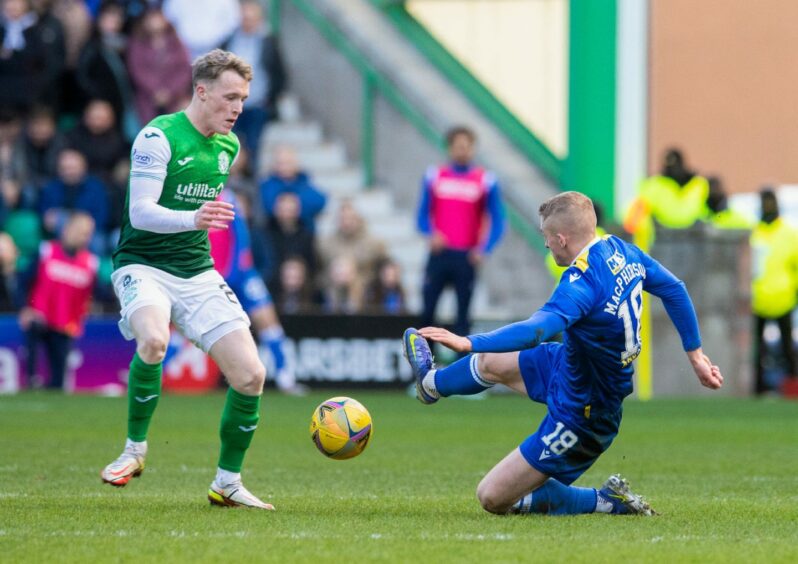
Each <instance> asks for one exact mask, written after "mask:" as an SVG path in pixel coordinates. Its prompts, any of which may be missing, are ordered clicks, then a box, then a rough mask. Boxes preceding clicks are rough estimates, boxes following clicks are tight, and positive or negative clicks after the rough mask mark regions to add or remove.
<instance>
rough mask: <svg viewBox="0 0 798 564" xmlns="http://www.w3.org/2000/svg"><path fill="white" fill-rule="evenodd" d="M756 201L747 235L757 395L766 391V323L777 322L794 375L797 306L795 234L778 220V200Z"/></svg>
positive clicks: (765, 194)
mask: <svg viewBox="0 0 798 564" xmlns="http://www.w3.org/2000/svg"><path fill="white" fill-rule="evenodd" d="M760 198H761V202H762V221H760V222H759V223H758V224H757V225H756V226H755V227H754V229H753V231H752V232H751V255H752V258H751V263H752V266H753V276H752V279H753V282H752V288H751V294H752V296H751V297H752V299H751V309H752V310H753V313H754V322H755V325H756V327H755V333H754V337H755V341H754V343H755V353H754V356H755V366H754V368H755V369H756V381H755V388H754V392H755V393H757V394H761V393H763V392H765V391H767V386H766V384H765V381H764V378H763V374H764V363H763V358H764V349H765V343H764V331H765V324H766V323H767V322H768V321H771V320H773V321H776V323H778V326H779V332H780V333H781V343H782V354H783V355H784V360H785V364H786V367H785V368H786V370H787V375H788V376H794V375H795V373H796V372H795V354H794V352H793V341H792V311H793V309H795V306H796V303H798V231H796V229H795V228H794V227H792V226H791V225H789V224H788V223H787V222H785V221H784V220H783V219H781V218H780V217H779V205H778V201H777V200H776V194H775V193H774V192H773V191H772V190H770V189H764V190H762V192H761V193H760Z"/></svg>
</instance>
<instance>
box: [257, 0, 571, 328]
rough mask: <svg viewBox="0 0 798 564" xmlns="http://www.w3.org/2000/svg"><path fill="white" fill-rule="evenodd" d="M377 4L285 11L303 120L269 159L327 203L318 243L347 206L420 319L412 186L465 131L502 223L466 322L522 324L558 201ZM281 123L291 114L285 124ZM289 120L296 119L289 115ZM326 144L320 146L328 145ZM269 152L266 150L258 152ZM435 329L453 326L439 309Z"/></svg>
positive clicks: (544, 293)
mask: <svg viewBox="0 0 798 564" xmlns="http://www.w3.org/2000/svg"><path fill="white" fill-rule="evenodd" d="M379 4H380V2H375V0H282V1H280V2H278V3H277V4H275V5H276V6H279V9H278V10H273V12H272V16H273V18H275V20H276V21H278V22H279V23H278V25H277V27H278V29H279V36H280V40H281V44H282V47H283V52H284V54H285V57H286V60H287V64H288V68H289V74H290V86H291V91H292V93H293V95H294V96H295V97H296V100H297V101H298V103H297V104H296V105H301V107H302V109H303V112H304V113H305V114H306V115H307V116H309V118H307V119H305V118H302V117H301V116H299V115H294V116H291V117H294V118H295V119H294V120H293V121H291V120H284V121H281V122H279V123H276V124H274V125H273V126H272V127H271V130H270V132H269V133H268V137H267V143H266V145H267V147H269V146H271V145H272V144H274V143H280V142H287V143H291V144H294V145H296V146H297V147H298V148H299V150H300V154H301V157H302V162H303V164H304V166H306V167H307V168H308V169H309V170H310V171H311V172H312V173H313V174H314V177H315V180H316V181H317V183H318V185H319V186H320V187H322V188H323V189H325V190H327V191H328V192H329V193H330V195H331V196H332V205H331V206H330V207H329V208H328V210H327V212H326V214H325V217H324V218H323V219H322V221H321V225H320V233H319V234H320V236H322V237H323V236H324V235H325V234H326V233H329V232H331V230H332V229H333V227H334V217H335V209H336V207H337V202H340V200H341V199H342V198H344V197H351V198H353V200H354V202H355V205H356V206H357V207H358V208H359V209H361V210H362V211H363V212H364V216H365V217H366V219H367V221H368V225H369V230H370V231H371V233H372V234H374V235H376V236H378V237H381V238H383V239H384V240H385V241H386V242H387V244H388V247H389V252H390V254H391V255H392V256H393V257H394V258H395V259H396V260H397V261H398V262H399V263H400V264H401V265H402V267H403V271H404V274H403V276H404V283H405V287H406V290H407V293H408V297H409V298H410V302H411V306H412V307H413V309H414V310H416V311H418V309H419V308H420V302H421V300H420V289H421V280H422V275H423V267H424V261H425V259H426V248H425V246H424V242H423V240H422V239H421V238H420V237H419V236H418V234H417V233H416V230H415V226H414V223H415V221H414V215H415V208H416V205H417V202H418V197H419V192H420V187H419V182H420V179H421V176H422V174H423V172H424V170H425V169H426V167H427V166H428V165H429V164H431V163H435V162H440V161H442V160H443V159H444V158H445V152H444V150H443V135H444V132H445V131H446V130H447V129H448V128H449V127H451V126H453V125H456V124H461V123H465V124H468V125H469V126H471V127H472V128H473V129H474V130H475V131H476V132H477V134H478V136H479V140H480V142H479V154H478V159H479V161H480V162H481V163H482V164H484V165H485V166H487V167H488V168H490V169H491V170H493V171H495V172H496V174H497V176H498V177H499V179H500V182H501V185H502V191H503V196H504V199H505V203H506V207H507V210H508V219H509V220H510V221H509V223H510V225H511V226H512V229H508V233H507V235H506V236H505V239H504V240H503V241H502V243H501V244H500V245H499V247H498V248H497V250H496V252H495V253H494V254H493V256H492V257H491V258H490V260H489V261H488V262H487V263H486V264H485V266H484V267H483V269H482V272H481V274H480V276H479V283H478V286H477V289H476V291H475V296H474V303H473V310H472V311H473V313H474V316H475V318H482V319H498V320H507V319H520V318H524V317H526V316H527V315H529V313H530V312H531V311H533V310H534V308H536V307H538V306H540V305H542V303H543V302H544V301H545V299H546V298H547V297H548V295H549V294H550V292H551V288H552V286H553V283H552V281H551V279H550V277H549V275H548V274H547V272H546V269H545V266H544V263H543V252H544V249H543V246H542V242H541V239H540V237H539V235H538V234H537V229H536V225H537V223H536V222H537V213H536V210H537V207H538V205H539V203H540V202H542V201H543V200H545V199H546V198H548V197H550V196H551V195H553V194H554V193H556V191H557V181H556V180H554V179H553V177H556V174H554V175H552V173H551V170H550V168H549V170H547V167H546V166H545V163H544V165H543V166H535V165H533V164H532V161H533V159H531V158H530V155H529V154H528V153H525V152H524V151H523V150H520V149H519V147H518V144H517V143H516V142H515V140H514V139H512V137H511V136H510V135H508V134H507V132H506V130H504V129H502V128H500V127H499V126H498V125H497V123H496V120H495V119H493V118H491V117H486V114H485V112H484V111H481V110H480V109H478V108H477V107H476V106H475V104H474V103H473V102H472V101H471V100H469V98H468V97H467V96H466V95H465V94H464V91H463V87H462V85H457V84H456V83H455V81H453V80H452V79H451V78H450V77H447V76H445V74H444V73H443V72H441V70H440V69H439V68H438V67H437V66H436V65H434V64H433V63H432V62H431V61H430V60H429V59H428V58H427V57H425V56H424V55H423V54H422V52H421V51H420V50H419V49H418V48H417V46H416V44H415V42H414V41H413V40H411V39H410V38H408V37H406V36H405V35H403V34H402V33H400V31H399V30H398V28H397V27H396V26H395V25H394V23H392V21H391V19H390V18H389V17H388V15H386V14H387V13H386V12H384V11H382V10H381V9H380V7H379ZM289 113H290V112H289ZM294 114H298V112H294ZM325 134H326V135H325ZM266 150H268V148H267V149H266ZM440 313H441V314H442V317H452V316H453V314H454V296H453V295H452V293H451V292H447V294H446V295H445V296H444V298H443V303H442V304H441V310H440Z"/></svg>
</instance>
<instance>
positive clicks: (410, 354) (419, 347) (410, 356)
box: [402, 327, 438, 404]
mask: <svg viewBox="0 0 798 564" xmlns="http://www.w3.org/2000/svg"><path fill="white" fill-rule="evenodd" d="M402 341H403V342H404V354H405V358H406V359H407V362H409V363H410V368H411V369H412V370H413V376H414V377H415V379H416V397H417V398H418V401H420V402H421V403H426V404H430V403H435V402H436V401H438V398H435V397H432V396H431V395H429V394H428V393H427V392H426V391H425V390H424V386H422V385H421V382H422V380H424V376H426V375H427V372H429V371H430V370H432V369H433V368H435V365H434V364H433V362H432V351H431V350H430V348H429V343H427V340H426V339H425V338H424V337H422V336H421V335H420V334H419V332H418V331H416V330H415V329H413V328H412V327H411V328H410V329H407V330H406V331H405V334H404V337H402Z"/></svg>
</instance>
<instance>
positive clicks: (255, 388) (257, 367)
mask: <svg viewBox="0 0 798 564" xmlns="http://www.w3.org/2000/svg"><path fill="white" fill-rule="evenodd" d="M235 380H236V383H237V385H236V386H234V388H236V390H237V391H239V392H241V393H243V394H246V395H251V396H255V395H258V394H260V393H261V392H262V391H263V383H264V382H265V381H266V369H265V368H264V367H263V365H262V364H261V363H260V362H256V363H253V364H252V366H248V367H247V368H245V369H243V370H242V372H241V373H240V374H238V375H237V378H236V379H235Z"/></svg>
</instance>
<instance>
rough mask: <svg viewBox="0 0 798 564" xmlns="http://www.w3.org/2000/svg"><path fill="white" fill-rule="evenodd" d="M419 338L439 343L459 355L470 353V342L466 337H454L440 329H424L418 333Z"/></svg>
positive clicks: (449, 332) (452, 334)
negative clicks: (419, 334)
mask: <svg viewBox="0 0 798 564" xmlns="http://www.w3.org/2000/svg"><path fill="white" fill-rule="evenodd" d="M418 332H419V333H421V336H422V337H424V338H425V339H429V340H430V341H435V342H436V343H440V344H442V345H443V346H445V347H448V348H450V349H452V350H453V351H456V352H459V353H467V352H471V341H469V340H468V337H461V336H459V335H455V334H454V333H452V332H451V331H447V330H446V329H443V328H441V327H424V328H423V329H419V331H418Z"/></svg>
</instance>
